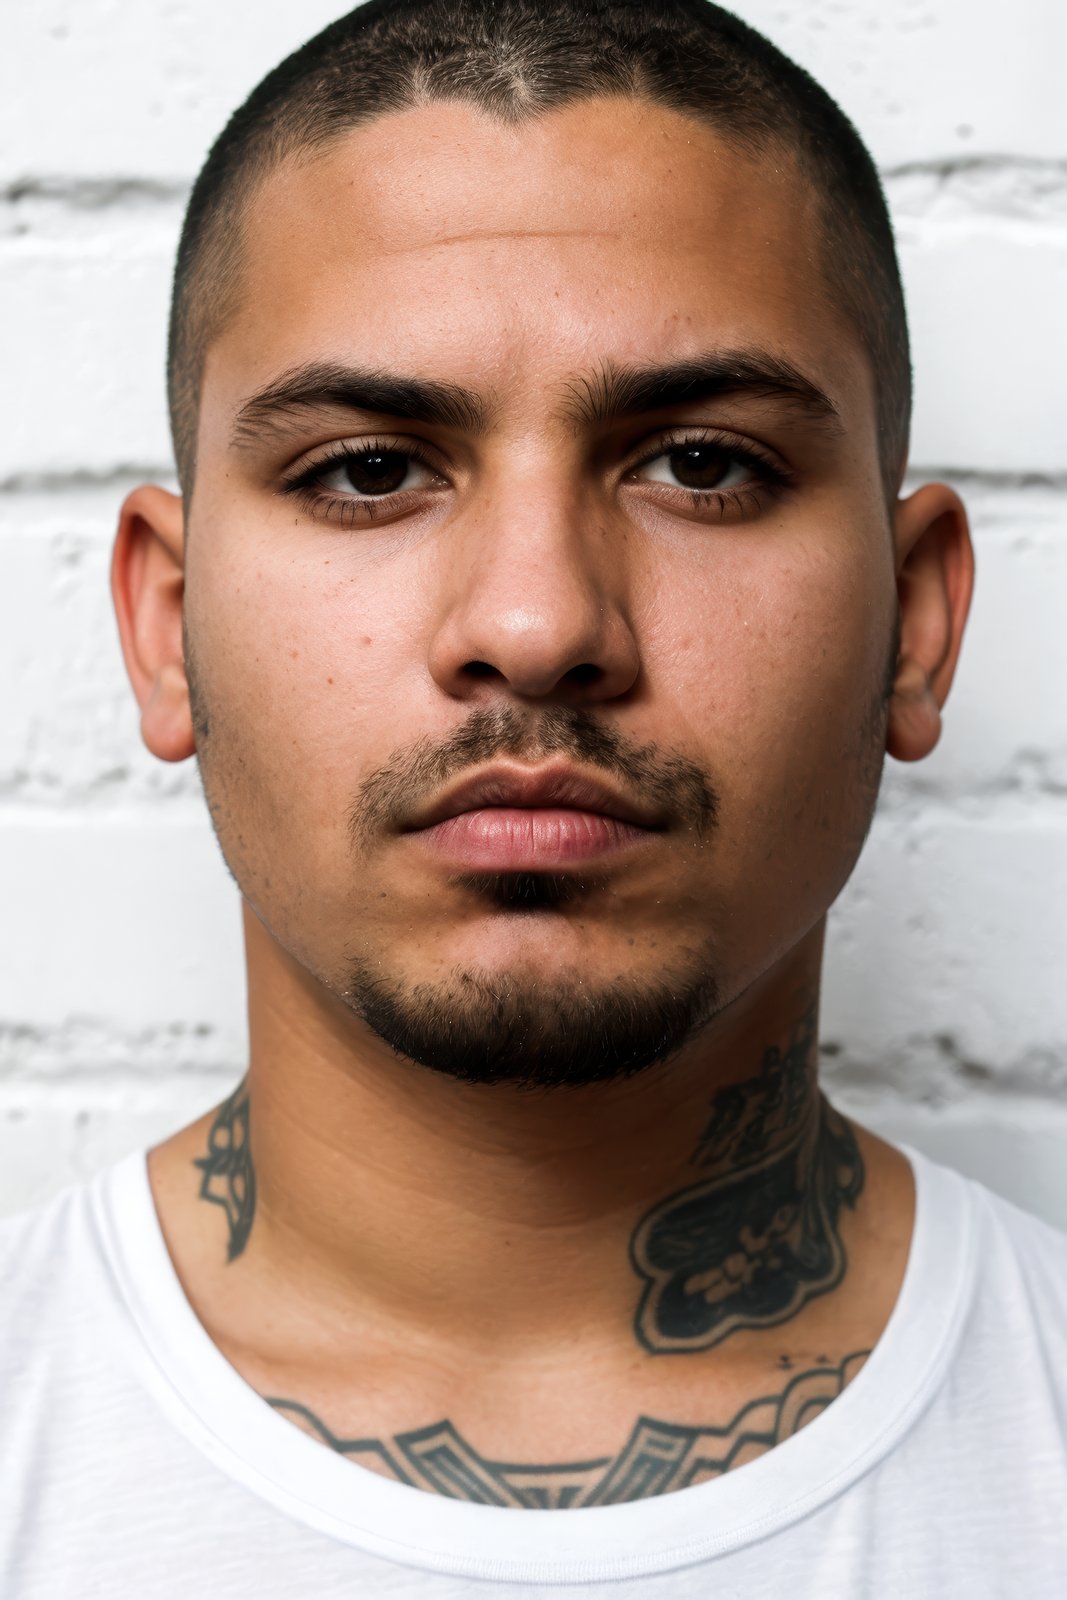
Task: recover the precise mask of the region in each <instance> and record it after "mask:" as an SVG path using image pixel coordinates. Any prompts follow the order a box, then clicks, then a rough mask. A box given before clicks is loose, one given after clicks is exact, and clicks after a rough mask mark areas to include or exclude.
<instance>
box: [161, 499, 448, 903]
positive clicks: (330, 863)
mask: <svg viewBox="0 0 1067 1600" xmlns="http://www.w3.org/2000/svg"><path fill="white" fill-rule="evenodd" d="M293 533H294V538H293V539H292V541H291V548H290V549H288V550H287V549H285V548H284V545H283V544H282V545H280V544H272V549H271V552H270V557H269V559H268V558H266V557H262V556H261V557H259V558H258V559H256V560H247V561H245V560H241V559H239V558H235V559H231V560H225V559H223V558H222V557H221V554H220V555H219V557H218V558H217V559H216V558H214V557H213V560H212V562H211V563H210V570H205V571H204V573H203V575H202V576H200V575H197V581H196V582H195V583H194V584H193V585H191V592H190V594H189V600H188V603H189V611H190V635H191V639H192V642H193V644H194V648H195V656H196V663H197V676H198V679H199V681H200V687H201V690H202V693H203V698H204V701H205V709H206V711H207V713H208V717H209V720H210V729H211V731H210V736H209V738H208V740H207V742H206V744H205V745H204V746H203V747H202V749H201V753H200V754H201V767H202V770H203V774H204V783H205V789H206V790H207V793H208V798H209V800H210V801H211V802H212V809H213V812H214V813H215V820H216V826H217V828H218V830H219V834H220V841H221V842H222V845H223V849H224V851H225V852H226V855H227V859H228V860H229V861H230V865H231V867H232V868H233V870H234V872H235V875H236V876H237V877H238V879H239V881H241V883H242V887H243V888H246V892H249V893H250V894H252V896H253V897H254V891H253V884H252V883H251V882H250V883H248V884H246V882H245V879H252V880H256V879H261V878H262V877H263V876H264V874H265V873H266V872H267V870H268V863H272V866H271V868H270V870H271V871H272V874H273V875H274V876H275V881H277V874H278V873H279V872H280V871H282V870H283V868H282V863H283V862H291V863H293V866H294V869H295V867H296V866H297V865H299V868H300V872H301V875H302V876H303V877H305V878H310V879H314V878H316V877H319V879H320V881H323V877H325V881H330V879H331V878H332V879H333V880H334V881H337V872H338V868H339V858H340V857H342V856H344V854H345V852H346V851H347V848H348V846H347V831H346V826H345V823H346V817H347V814H348V811H349V808H350V807H351V805H352V803H353V801H354V799H355V797H356V794H357V792H358V789H359V785H360V783H361V781H362V780H363V778H364V777H366V776H367V774H368V773H369V772H370V771H372V770H374V769H376V768H377V767H379V766H380V765H381V764H382V763H383V762H384V761H385V760H387V759H388V758H389V756H390V755H391V754H392V753H393V751H394V749H395V747H396V744H397V742H398V737H399V736H400V734H401V733H402V732H403V730H402V729H399V728H398V706H399V705H400V704H401V702H402V701H403V699H404V697H405V689H404V684H405V682H407V681H409V680H410V678H411V674H412V671H413V652H412V644H411V640H412V637H413V635H415V634H417V633H418V619H417V617H415V615H414V610H415V607H414V605H413V597H412V593H411V588H410V585H407V586H405V585H403V584H401V583H400V582H399V579H393V578H392V577H391V576H390V575H388V574H381V573H378V574H369V573H367V572H366V571H365V570H363V571H360V570H358V569H356V568H355V567H354V564H353V562H352V560H351V556H350V553H349V558H348V559H347V560H346V558H345V557H346V551H345V549H344V547H343V544H341V543H340V542H339V541H336V540H334V539H332V538H330V537H327V538H326V539H324V540H323V541H322V546H321V548H316V549H315V550H314V551H313V552H309V550H308V546H307V543H306V531H305V532H303V533H302V530H300V529H296V528H294V530H293ZM301 533H302V537H303V539H304V540H305V543H304V544H303V546H302V547H301V546H300V545H299V544H298V542H297V536H298V535H301ZM205 566H207V564H205ZM400 619H403V625H402V626H401V625H400ZM408 699H410V694H409V695H408ZM409 736H410V735H409ZM232 857H237V858H239V861H240V863H241V865H242V867H243V875H242V871H239V870H238V860H235V859H232Z"/></svg>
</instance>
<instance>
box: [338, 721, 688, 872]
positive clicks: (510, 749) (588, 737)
mask: <svg viewBox="0 0 1067 1600" xmlns="http://www.w3.org/2000/svg"><path fill="white" fill-rule="evenodd" d="M553 755H567V756H571V757H572V758H573V759H574V760H575V761H578V762H581V763H582V764H583V765H585V766H588V767H599V768H600V769H601V770H602V771H604V772H608V773H610V774H611V775H612V776H613V777H614V778H616V779H620V780H621V781H622V783H623V784H624V785H626V786H627V788H628V789H629V790H630V791H631V792H632V793H633V794H634V795H635V796H640V797H642V798H645V799H648V800H651V801H653V802H655V804H656V805H657V807H659V808H660V809H661V810H662V811H663V812H664V814H665V815H666V816H668V817H669V818H670V819H671V823H672V825H674V826H681V827H689V828H691V829H692V830H693V832H694V833H695V834H696V835H697V837H698V838H704V837H705V836H706V835H707V834H708V833H709V832H710V831H711V830H712V829H713V828H714V826H715V823H716V821H717V819H718V815H719V796H718V793H717V791H716V789H715V786H714V783H713V782H712V779H711V777H710V775H709V774H708V773H706V772H705V771H704V770H703V768H701V767H699V766H698V765H697V764H696V762H694V761H690V760H689V759H688V758H687V757H685V756H680V755H676V754H668V753H663V752H661V751H660V748H659V746H658V745H656V744H654V743H652V744H637V743H635V742H634V741H632V740H629V739H627V738H625V737H624V736H623V735H622V734H621V733H619V732H618V730H617V729H615V728H611V727H607V726H605V725H604V724H603V723H601V722H598V721H597V720H596V719H595V717H594V716H593V715H592V713H590V712H588V711H586V710H584V709H581V708H576V707H570V706H546V707H543V708H542V709H541V710H539V711H536V712H528V711H520V710H519V709H518V708H517V707H514V706H497V707H493V708H483V709H481V710H477V711H474V712H472V713H471V715H470V716H469V717H468V718H467V720H466V721H465V722H464V723H462V724H461V725H460V726H459V727H458V728H456V729H455V730H454V731H453V732H452V733H450V734H449V735H448V736H447V738H445V739H442V740H440V741H439V742H434V741H432V740H430V739H428V738H424V739H419V740H416V741H415V742H414V743H413V744H411V745H409V746H408V747H407V748H405V749H402V750H399V751H397V752H396V753H395V754H394V755H393V756H392V757H391V758H390V759H389V761H388V762H387V763H386V765H385V766H384V767H380V768H379V769H378V771H377V772H372V773H371V774H370V775H369V776H368V777H366V778H364V780H363V782H362V783H361V784H360V786H359V791H358V793H357V795H356V798H355V800H354V802H353V804H352V806H351V808H350V810H349V814H348V831H349V836H350V838H351V840H352V842H353V844H354V845H355V846H357V847H365V846H366V845H367V844H369V843H370V842H372V841H373V839H374V837H375V836H376V835H378V834H381V833H383V832H385V833H387V832H391V831H396V830H397V829H399V828H401V827H403V825H404V823H405V822H406V820H407V819H408V818H409V817H411V816H413V815H414V814H415V813H416V812H417V810H418V808H419V807H420V806H421V805H422V804H423V803H424V802H425V800H426V799H427V798H428V797H429V796H431V795H433V794H434V793H435V792H436V790H438V789H440V788H441V787H442V786H443V785H444V784H447V783H450V782H451V781H452V780H453V779H454V778H457V777H459V776H460V775H462V774H463V773H464V772H465V771H466V770H467V769H468V768H471V767H479V766H483V765H484V764H485V763H487V762H490V761H493V760H494V759H497V758H498V757H500V756H519V757H522V758H524V759H526V760H529V761H537V760H542V759H544V758H545V757H546V756H553Z"/></svg>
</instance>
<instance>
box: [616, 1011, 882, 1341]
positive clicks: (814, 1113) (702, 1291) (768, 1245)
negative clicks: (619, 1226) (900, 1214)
mask: <svg viewBox="0 0 1067 1600" xmlns="http://www.w3.org/2000/svg"><path fill="white" fill-rule="evenodd" d="M814 1050H815V1014H814V1011H812V1012H810V1013H809V1014H808V1015H807V1016H806V1017H805V1018H804V1020H803V1021H802V1023H801V1024H800V1026H799V1027H798V1028H797V1029H796V1031H795V1033H794V1035H793V1038H792V1039H791V1040H790V1043H789V1045H788V1047H787V1049H786V1051H785V1053H784V1054H782V1053H781V1052H780V1051H779V1050H778V1048H777V1046H771V1047H770V1048H769V1049H768V1050H766V1051H765V1052H764V1056H763V1063H762V1067H761V1070H760V1072H759V1074H758V1075H757V1076H756V1077H754V1078H749V1079H746V1080H745V1081H744V1082H742V1083H738V1084H731V1085H730V1086H729V1087H728V1088H725V1089H721V1090H720V1091H719V1092H718V1094H716V1095H715V1097H714V1099H713V1100H712V1102H711V1111H710V1115H709V1117H708V1120H707V1123H706V1125H705V1127H704V1130H703V1132H702V1133H701V1135H700V1138H699V1140H698V1141H697V1146H696V1149H695V1151H694V1153H693V1155H692V1157H691V1164H692V1165H693V1166H694V1167H697V1168H701V1167H703V1168H707V1169H710V1170H711V1171H713V1172H717V1173H718V1175H717V1176H713V1177H708V1178H707V1179H705V1180H704V1181H702V1182H698V1183H694V1184H690V1185H688V1186H687V1187H686V1188H684V1189H679V1190H676V1192H675V1193H674V1194H671V1195H668V1196H667V1198H666V1199H665V1200H661V1201H660V1202H659V1203H658V1204H657V1205H655V1206H653V1207H652V1209H651V1210H650V1211H648V1212H646V1213H645V1215H644V1216H643V1217H642V1218H641V1221H640V1222H639V1223H638V1225H637V1227H636V1229H635V1230H634V1233H633V1236H632V1238H631V1240H630V1260H631V1262H632V1264H633V1268H634V1271H635V1272H636V1273H637V1275H638V1277H639V1278H641V1279H642V1280H643V1283H644V1287H643V1289H642V1292H641V1298H640V1301H639V1303H638V1306H637V1311H636V1313H635V1316H634V1333H635V1335H636V1337H637V1341H638V1343H639V1344H640V1345H641V1346H642V1348H643V1349H645V1350H647V1351H648V1352H649V1354H651V1355H661V1354H681V1353H683V1352H686V1351H694V1350H710V1349H711V1348H712V1346H713V1345H717V1344H721V1343H722V1341H723V1340H724V1339H728V1338H729V1336H730V1335H731V1334H732V1333H734V1332H736V1331H737V1330H738V1329H739V1328H769V1327H773V1326H775V1325H776V1324H778V1323H781V1322H786V1321H788V1320H789V1318H790V1317H794V1316H795V1315H796V1314H797V1312H798V1311H800V1310H801V1309H802V1307H803V1306H805V1305H806V1304H807V1302H808V1301H809V1300H812V1299H814V1297H815V1296H816V1295H820V1294H826V1293H827V1292H828V1291H829V1290H831V1289H834V1288H836V1287H837V1285H838V1284H839V1283H840V1282H841V1280H842V1278H843V1277H844V1274H845V1269H846V1265H847V1262H846V1257H845V1249H844V1245H843V1244H842V1242H841V1235H840V1231H839V1227H838V1224H839V1221H840V1217H841V1212H842V1209H843V1208H846V1207H847V1208H849V1209H851V1208H852V1207H853V1206H854V1205H855V1203H856V1200H857V1198H858V1196H859V1193H860V1190H861V1189H862V1187H863V1158H862V1156H861V1155H860V1150H859V1146H858V1144H857V1143H856V1138H855V1135H854V1134H853V1132H852V1129H851V1128H850V1127H849V1125H848V1123H847V1122H846V1121H845V1120H844V1118H843V1117H841V1116H839V1115H838V1113H837V1112H836V1111H834V1110H833V1108H832V1107H831V1106H829V1105H828V1104H827V1102H826V1101H825V1100H824V1099H822V1097H821V1096H817V1095H815V1094H814V1093H813V1091H812V1085H811V1082H810V1077H809V1073H810V1069H811V1062H812V1057H813V1055H814Z"/></svg>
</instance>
